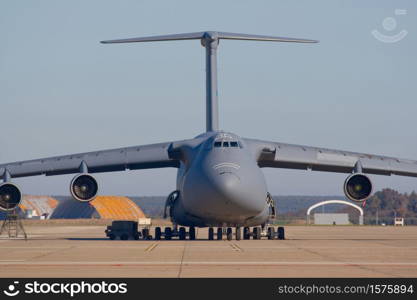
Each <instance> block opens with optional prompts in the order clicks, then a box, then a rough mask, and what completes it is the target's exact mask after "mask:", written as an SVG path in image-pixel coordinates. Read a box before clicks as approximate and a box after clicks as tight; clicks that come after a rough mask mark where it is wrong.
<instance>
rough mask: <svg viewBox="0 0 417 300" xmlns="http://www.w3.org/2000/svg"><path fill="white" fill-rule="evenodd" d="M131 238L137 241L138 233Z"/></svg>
mask: <svg viewBox="0 0 417 300" xmlns="http://www.w3.org/2000/svg"><path fill="white" fill-rule="evenodd" d="M133 238H134V239H135V240H136V241H137V240H139V238H140V236H139V232H137V233H135V235H134V236H133Z"/></svg>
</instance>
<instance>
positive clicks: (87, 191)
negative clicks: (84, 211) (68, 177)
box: [70, 173, 98, 202]
mask: <svg viewBox="0 0 417 300" xmlns="http://www.w3.org/2000/svg"><path fill="white" fill-rule="evenodd" d="M70 192H71V195H72V196H73V197H74V198H75V199H76V200H78V201H81V202H89V201H91V200H94V198H95V197H96V196H97V192H98V184H97V181H96V179H95V178H94V177H93V176H91V175H90V174H86V173H85V174H84V173H83V174H78V175H77V176H75V177H74V178H73V179H72V181H71V184H70Z"/></svg>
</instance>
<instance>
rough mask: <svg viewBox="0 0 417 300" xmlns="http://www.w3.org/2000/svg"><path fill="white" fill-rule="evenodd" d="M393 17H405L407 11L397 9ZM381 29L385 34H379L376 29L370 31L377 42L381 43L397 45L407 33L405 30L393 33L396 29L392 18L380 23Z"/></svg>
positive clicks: (394, 20) (394, 19) (395, 22)
mask: <svg viewBox="0 0 417 300" xmlns="http://www.w3.org/2000/svg"><path fill="white" fill-rule="evenodd" d="M394 15H395V16H405V15H407V10H406V9H399V8H397V9H395V10H394ZM382 27H383V29H384V31H385V33H381V32H380V31H379V30H378V29H374V30H372V31H371V33H372V35H373V36H374V37H375V38H376V39H377V40H378V41H380V42H383V43H397V42H399V41H401V40H402V39H404V38H405V37H406V36H407V34H408V31H407V30H405V29H402V30H400V31H399V32H397V33H395V32H396V29H397V19H396V18H394V17H386V18H385V19H384V20H383V21H382Z"/></svg>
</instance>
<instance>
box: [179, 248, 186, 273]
mask: <svg viewBox="0 0 417 300" xmlns="http://www.w3.org/2000/svg"><path fill="white" fill-rule="evenodd" d="M186 248H187V243H184V247H183V249H182V256H181V261H180V268H179V270H178V276H177V278H181V275H182V267H183V263H184V257H185V250H186Z"/></svg>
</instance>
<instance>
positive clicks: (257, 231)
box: [253, 227, 261, 240]
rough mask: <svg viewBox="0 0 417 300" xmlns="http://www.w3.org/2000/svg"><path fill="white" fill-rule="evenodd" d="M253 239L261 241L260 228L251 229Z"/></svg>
mask: <svg viewBox="0 0 417 300" xmlns="http://www.w3.org/2000/svg"><path fill="white" fill-rule="evenodd" d="M253 239H254V240H260V239H261V228H259V227H253Z"/></svg>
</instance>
